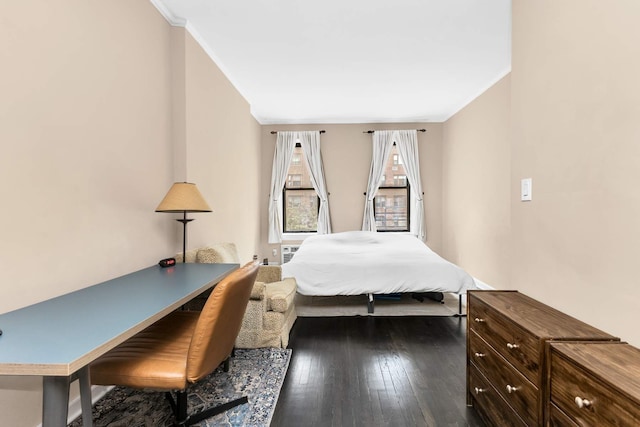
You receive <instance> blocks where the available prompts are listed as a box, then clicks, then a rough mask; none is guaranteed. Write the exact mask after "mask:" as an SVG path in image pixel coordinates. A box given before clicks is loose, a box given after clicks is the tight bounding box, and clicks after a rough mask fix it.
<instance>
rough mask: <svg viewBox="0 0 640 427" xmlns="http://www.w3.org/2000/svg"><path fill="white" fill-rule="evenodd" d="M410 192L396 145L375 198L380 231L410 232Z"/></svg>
mask: <svg viewBox="0 0 640 427" xmlns="http://www.w3.org/2000/svg"><path fill="white" fill-rule="evenodd" d="M387 178H388V179H387ZM409 190H410V189H409V181H408V180H407V175H406V172H405V170H404V166H403V165H402V160H401V159H400V155H399V153H398V149H397V148H396V146H395V145H394V146H393V148H392V149H391V154H390V155H389V160H388V161H387V164H386V165H385V174H384V175H383V178H382V180H380V188H378V192H377V193H376V197H375V198H374V204H373V212H374V216H375V218H376V228H377V230H378V231H409V200H410V198H409V194H410V193H409Z"/></svg>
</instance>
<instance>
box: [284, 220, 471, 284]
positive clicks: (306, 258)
mask: <svg viewBox="0 0 640 427" xmlns="http://www.w3.org/2000/svg"><path fill="white" fill-rule="evenodd" d="M282 276H283V277H295V279H296V281H297V283H298V292H300V293H301V294H303V295H317V296H319V295H324V296H330V295H361V294H368V293H373V294H391V293H397V292H454V293H462V292H465V291H466V289H467V288H474V287H475V284H474V281H473V279H472V278H471V276H469V274H467V273H466V272H465V271H464V270H462V269H461V268H460V267H458V266H456V265H455V264H452V263H450V262H449V261H447V260H445V259H444V258H442V257H440V256H439V255H438V254H436V253H435V252H433V251H432V250H431V249H430V248H429V247H428V246H427V245H425V244H424V243H423V242H422V241H420V240H418V239H417V238H416V237H414V236H411V235H399V234H391V233H375V232H368V231H347V232H344V233H335V234H325V235H318V236H312V237H308V238H307V239H306V240H305V241H304V243H303V244H302V245H301V246H300V248H299V249H298V251H297V252H296V254H295V255H294V256H293V258H292V259H291V261H289V262H288V263H285V264H283V265H282Z"/></svg>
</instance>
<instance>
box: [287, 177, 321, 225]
mask: <svg viewBox="0 0 640 427" xmlns="http://www.w3.org/2000/svg"><path fill="white" fill-rule="evenodd" d="M309 190H311V191H314V192H315V191H316V189H315V188H313V187H311V188H308V187H295V188H287V186H286V185H285V186H284V188H283V189H282V233H286V234H311V233H317V232H318V222H317V219H316V229H315V230H288V229H287V191H290V192H296V191H309ZM316 199H317V201H318V202H317V203H316V206H317V211H316V218H317V217H318V216H319V214H320V197H319V196H318V193H316Z"/></svg>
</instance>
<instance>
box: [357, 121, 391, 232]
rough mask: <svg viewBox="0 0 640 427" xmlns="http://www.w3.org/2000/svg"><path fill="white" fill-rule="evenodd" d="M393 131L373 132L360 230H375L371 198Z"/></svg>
mask: <svg viewBox="0 0 640 427" xmlns="http://www.w3.org/2000/svg"><path fill="white" fill-rule="evenodd" d="M392 136H393V131H388V130H377V131H375V132H374V133H373V155H372V157H371V169H370V170H369V182H368V184H367V193H366V198H365V201H364V217H363V218H362V230H364V231H377V229H376V218H375V215H374V212H373V199H374V198H375V196H376V192H377V191H378V187H380V179H381V178H382V174H383V173H384V167H385V164H386V162H387V158H388V157H389V153H390V152H391V147H392V146H393V139H392Z"/></svg>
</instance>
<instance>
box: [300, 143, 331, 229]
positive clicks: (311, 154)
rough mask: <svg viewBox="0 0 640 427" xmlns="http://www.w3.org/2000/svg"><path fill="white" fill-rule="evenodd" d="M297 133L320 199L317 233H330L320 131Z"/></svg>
mask: <svg viewBox="0 0 640 427" xmlns="http://www.w3.org/2000/svg"><path fill="white" fill-rule="evenodd" d="M294 133H297V134H298V136H297V137H298V138H299V139H300V145H301V146H302V151H303V152H304V156H305V157H306V159H307V167H308V169H309V174H310V177H311V184H312V185H313V188H314V189H315V190H316V193H317V194H318V198H319V199H320V207H319V210H318V234H329V233H331V220H330V218H329V198H328V197H327V196H328V195H327V185H326V183H325V181H324V167H323V165H322V155H321V154H320V132H319V131H308V132H294Z"/></svg>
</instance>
